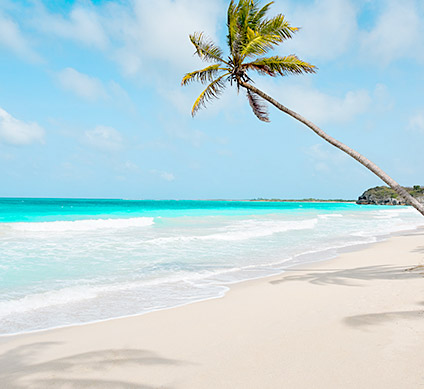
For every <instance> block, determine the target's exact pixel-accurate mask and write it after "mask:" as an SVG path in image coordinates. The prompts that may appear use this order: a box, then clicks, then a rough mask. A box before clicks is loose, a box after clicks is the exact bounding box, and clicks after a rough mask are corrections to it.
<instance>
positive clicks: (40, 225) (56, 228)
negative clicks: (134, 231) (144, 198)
mask: <svg viewBox="0 0 424 389" xmlns="http://www.w3.org/2000/svg"><path fill="white" fill-rule="evenodd" d="M152 224H154V221H153V217H134V218H128V219H88V220H75V221H56V222H31V223H9V226H10V227H12V228H13V229H14V230H17V231H31V232H66V231H92V230H98V229H103V228H109V229H120V228H128V227H145V226H150V225H152Z"/></svg>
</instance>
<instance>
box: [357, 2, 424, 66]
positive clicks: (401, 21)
mask: <svg viewBox="0 0 424 389" xmlns="http://www.w3.org/2000/svg"><path fill="white" fill-rule="evenodd" d="M383 4H384V6H385V8H384V9H383V10H382V12H381V13H380V16H379V17H378V19H377V22H376V24H375V26H374V27H373V28H372V29H371V30H370V31H367V32H362V37H361V46H362V57H363V58H364V59H366V61H369V57H372V58H373V59H374V60H375V59H378V64H380V65H381V64H383V65H387V64H388V63H390V62H392V61H395V60H398V59H401V58H405V57H408V58H415V59H419V60H421V61H423V60H424V27H423V24H422V19H423V17H424V9H422V7H420V6H419V5H418V3H417V2H416V1H414V0H405V1H402V2H400V1H397V0H389V1H386V2H383Z"/></svg>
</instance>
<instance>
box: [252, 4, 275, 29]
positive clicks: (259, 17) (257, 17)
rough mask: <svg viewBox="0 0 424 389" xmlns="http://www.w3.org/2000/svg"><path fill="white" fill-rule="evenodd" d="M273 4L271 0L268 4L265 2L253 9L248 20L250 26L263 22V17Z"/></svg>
mask: <svg viewBox="0 0 424 389" xmlns="http://www.w3.org/2000/svg"><path fill="white" fill-rule="evenodd" d="M272 4H274V2H273V1H271V2H269V3H268V4H265V5H264V6H263V7H262V8H260V9H258V8H256V9H255V12H254V13H253V15H252V17H251V22H250V28H253V27H257V26H258V25H260V24H261V23H263V18H264V17H265V15H266V13H267V12H268V11H269V9H270V7H271V5H272Z"/></svg>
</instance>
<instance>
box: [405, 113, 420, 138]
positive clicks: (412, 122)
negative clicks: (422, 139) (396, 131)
mask: <svg viewBox="0 0 424 389" xmlns="http://www.w3.org/2000/svg"><path fill="white" fill-rule="evenodd" d="M408 128H409V129H410V130H414V131H418V132H423V133H424V112H417V113H416V114H414V115H412V116H411V117H410V119H409V124H408Z"/></svg>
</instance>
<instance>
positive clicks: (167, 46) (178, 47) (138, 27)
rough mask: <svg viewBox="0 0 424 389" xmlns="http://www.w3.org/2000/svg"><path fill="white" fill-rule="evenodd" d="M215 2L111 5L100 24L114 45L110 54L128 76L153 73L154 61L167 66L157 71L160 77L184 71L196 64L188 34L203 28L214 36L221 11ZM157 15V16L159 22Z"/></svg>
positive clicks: (189, 0)
mask: <svg viewBox="0 0 424 389" xmlns="http://www.w3.org/2000/svg"><path fill="white" fill-rule="evenodd" d="M219 3H220V2H219V1H214V2H211V1H207V0H180V1H172V0H157V1H137V2H134V3H133V5H132V8H128V7H125V6H118V5H116V4H115V5H113V6H111V7H110V8H109V11H108V12H107V14H105V16H104V19H103V23H104V24H105V26H107V29H108V33H109V35H110V36H113V38H114V42H115V44H116V49H115V51H114V53H113V54H112V57H113V58H114V59H115V60H116V61H117V62H118V63H119V64H120V66H121V67H122V69H123V71H124V72H125V73H126V74H128V75H133V74H136V73H137V72H138V71H140V70H142V69H143V70H144V71H146V70H147V71H149V74H152V73H153V74H156V73H155V72H156V71H158V69H157V68H158V61H160V63H161V64H162V65H164V66H168V67H169V68H168V70H167V72H162V73H161V74H160V76H161V77H167V76H169V74H168V73H172V74H174V73H175V72H180V71H183V70H185V68H186V67H187V66H192V65H193V64H196V61H193V56H192V54H193V52H194V50H193V47H192V45H191V43H190V41H189V39H188V35H189V34H190V33H193V32H195V31H206V32H207V33H208V34H210V35H211V36H212V37H215V35H216V34H215V33H216V22H217V20H218V15H219V14H220V11H221V10H222V8H221V7H220V4H219ZM110 15H112V16H113V18H110ZM157 15H160V22H159V21H158V16H157ZM164 26H166V28H164ZM175 67H177V69H174V68H175Z"/></svg>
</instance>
